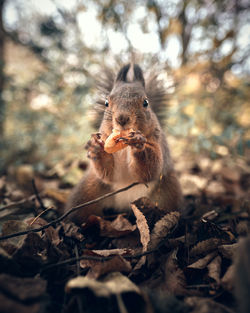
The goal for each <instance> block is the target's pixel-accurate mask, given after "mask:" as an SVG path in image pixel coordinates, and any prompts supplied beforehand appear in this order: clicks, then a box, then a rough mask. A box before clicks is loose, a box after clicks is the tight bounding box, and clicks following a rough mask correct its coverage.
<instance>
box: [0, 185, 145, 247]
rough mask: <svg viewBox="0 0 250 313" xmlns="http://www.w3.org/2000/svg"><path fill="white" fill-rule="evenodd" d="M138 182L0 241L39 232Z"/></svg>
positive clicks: (4, 237)
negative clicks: (42, 224) (44, 223)
mask: <svg viewBox="0 0 250 313" xmlns="http://www.w3.org/2000/svg"><path fill="white" fill-rule="evenodd" d="M138 184H140V183H139V182H136V183H133V184H131V185H129V186H127V187H124V188H121V189H118V190H116V191H113V192H109V193H106V194H105V195H103V196H101V197H99V198H96V199H94V200H91V201H88V202H85V203H82V204H79V205H77V206H75V207H73V208H71V209H70V210H69V211H67V212H65V213H64V214H63V215H61V216H60V217H59V218H57V219H55V220H53V221H51V222H50V223H48V224H46V225H44V226H41V227H38V228H33V229H27V230H25V231H21V232H17V233H13V234H10V235H6V236H1V237H0V241H1V240H6V239H9V238H13V237H18V236H22V235H27V234H29V233H37V232H40V231H41V230H44V229H47V228H49V227H50V226H55V225H56V224H58V223H60V222H61V221H62V220H64V219H65V218H66V217H67V216H69V215H70V214H71V213H73V212H75V211H77V210H79V209H81V208H83V207H86V206H88V205H91V204H94V203H97V202H99V201H101V200H103V199H106V198H109V197H112V196H114V195H116V194H117V193H120V192H123V191H126V190H128V189H130V188H132V187H134V186H136V185H138Z"/></svg>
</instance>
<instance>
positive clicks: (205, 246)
mask: <svg viewBox="0 0 250 313" xmlns="http://www.w3.org/2000/svg"><path fill="white" fill-rule="evenodd" d="M222 243H223V242H222V239H220V238H209V239H207V240H203V241H200V242H198V243H197V244H196V245H194V246H193V247H192V248H191V249H190V251H189V256H190V257H195V256H197V255H202V254H207V253H209V252H212V251H213V250H216V249H217V248H218V246H219V245H221V244H222Z"/></svg>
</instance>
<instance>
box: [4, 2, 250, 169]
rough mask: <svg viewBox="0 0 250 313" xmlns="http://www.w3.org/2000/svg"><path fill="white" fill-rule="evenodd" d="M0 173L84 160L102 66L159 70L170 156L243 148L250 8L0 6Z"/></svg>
mask: <svg viewBox="0 0 250 313" xmlns="http://www.w3.org/2000/svg"><path fill="white" fill-rule="evenodd" d="M0 10H1V12H0V13H1V14H0V15H1V19H0V94H1V95H0V145H1V146H0V150H1V153H0V168H1V171H2V172H4V171H5V170H6V168H7V167H8V166H10V165H14V166H18V165H20V164H32V165H33V166H34V168H35V169H37V170H39V171H43V170H45V169H49V168H53V167H54V166H55V165H58V164H61V163H62V162H63V163H64V165H65V164H66V163H68V164H71V163H72V162H73V163H74V162H75V160H80V159H84V158H85V154H86V152H85V151H84V149H83V147H84V144H85V143H86V141H87V140H88V138H89V136H90V134H91V133H92V132H94V131H95V130H94V129H93V127H92V126H91V125H92V123H91V122H92V119H93V116H92V115H91V114H90V109H91V108H93V106H94V104H95V101H96V97H97V96H96V81H95V78H96V77H99V76H100V75H101V73H102V69H103V66H104V65H105V66H106V65H107V66H109V67H110V68H114V67H115V64H116V63H117V62H119V63H121V64H125V63H127V62H129V61H130V58H131V54H132V53H133V54H135V55H136V60H137V62H138V63H139V64H140V65H141V67H142V68H143V70H144V71H146V70H147V69H150V68H151V67H152V64H154V65H155V64H157V65H158V66H159V68H160V69H161V78H162V79H164V81H165V83H166V88H168V92H169V101H168V102H169V103H168V107H166V112H165V117H164V118H165V120H166V127H165V130H166V132H167V133H168V138H169V142H170V145H171V146H172V151H173V155H174V156H175V157H176V158H178V155H181V154H183V153H193V154H196V155H197V154H205V155H207V156H209V158H214V159H215V158H221V157H227V156H229V155H230V157H232V158H234V157H236V158H238V157H240V158H241V157H242V158H244V157H246V156H247V155H249V149H250V128H249V126H250V88H249V87H250V79H249V78H250V3H249V1H248V0H225V1H223V0H218V1H214V0H202V1H196V0H168V1H165V0H155V1H154V0H148V1H140V0H136V1H135V0H133V1H125V0H120V1H118V0H117V1H116V0H96V1H95V0H91V1H88V0H84V1H83V0H60V1H59V0H43V1H36V0H33V1H32V0H0Z"/></svg>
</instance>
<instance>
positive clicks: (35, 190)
mask: <svg viewBox="0 0 250 313" xmlns="http://www.w3.org/2000/svg"><path fill="white" fill-rule="evenodd" d="M32 187H33V189H34V193H35V195H36V198H37V201H38V202H39V204H40V207H41V209H42V211H45V210H46V207H45V205H44V204H43V200H42V198H41V197H40V195H39V192H38V190H37V187H36V181H35V179H34V178H33V179H32Z"/></svg>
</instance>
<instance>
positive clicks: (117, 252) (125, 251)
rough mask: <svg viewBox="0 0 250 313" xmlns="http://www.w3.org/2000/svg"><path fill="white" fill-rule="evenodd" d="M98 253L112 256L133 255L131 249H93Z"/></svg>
mask: <svg viewBox="0 0 250 313" xmlns="http://www.w3.org/2000/svg"><path fill="white" fill-rule="evenodd" d="M91 251H92V252H94V253H96V254H97V255H101V256H110V255H131V254H132V250H131V249H109V250H91Z"/></svg>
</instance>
